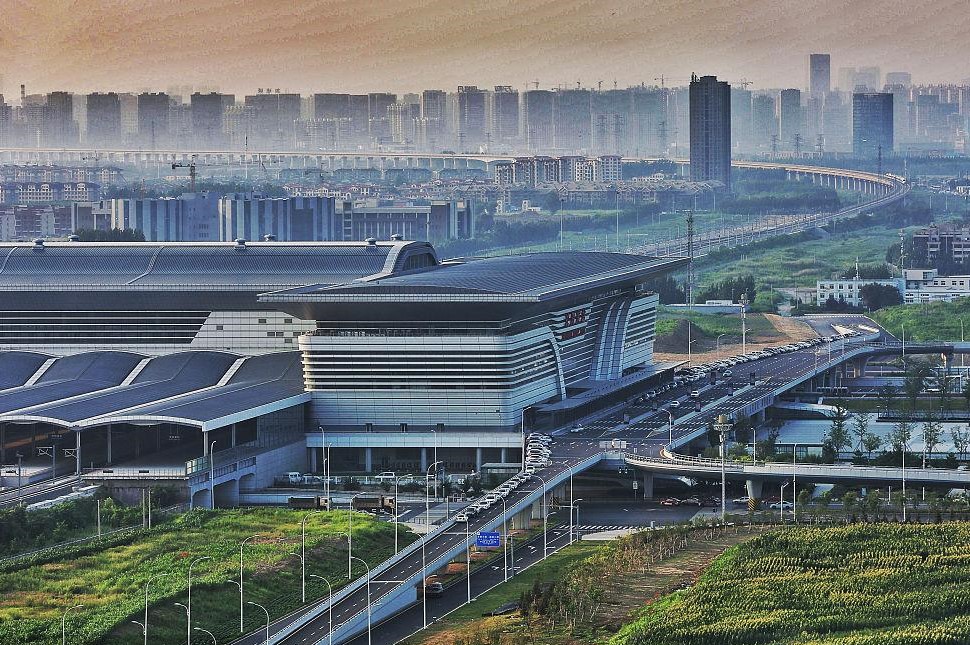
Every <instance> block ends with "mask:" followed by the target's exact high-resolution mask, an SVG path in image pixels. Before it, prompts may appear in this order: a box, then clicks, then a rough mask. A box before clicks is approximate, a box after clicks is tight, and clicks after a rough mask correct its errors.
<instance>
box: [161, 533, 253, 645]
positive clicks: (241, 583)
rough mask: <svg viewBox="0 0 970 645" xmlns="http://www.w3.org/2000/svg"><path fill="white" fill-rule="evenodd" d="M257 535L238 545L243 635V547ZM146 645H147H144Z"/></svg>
mask: <svg viewBox="0 0 970 645" xmlns="http://www.w3.org/2000/svg"><path fill="white" fill-rule="evenodd" d="M258 537H259V535H250V536H249V537H248V538H246V539H245V540H243V541H242V542H240V543H239V633H240V634H242V633H243V547H244V546H246V542H249V541H250V540H255V539H256V538H258ZM146 645H147V644H146Z"/></svg>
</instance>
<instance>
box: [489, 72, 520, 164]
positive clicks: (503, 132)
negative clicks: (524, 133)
mask: <svg viewBox="0 0 970 645" xmlns="http://www.w3.org/2000/svg"><path fill="white" fill-rule="evenodd" d="M488 122H489V128H490V129H491V132H492V141H494V142H495V143H496V144H498V145H499V146H502V147H507V148H512V147H513V146H514V145H515V144H516V143H517V139H518V138H519V92H518V91H517V90H514V89H512V87H510V86H508V85H497V86H495V88H494V89H493V90H492V92H491V93H490V94H489V117H488Z"/></svg>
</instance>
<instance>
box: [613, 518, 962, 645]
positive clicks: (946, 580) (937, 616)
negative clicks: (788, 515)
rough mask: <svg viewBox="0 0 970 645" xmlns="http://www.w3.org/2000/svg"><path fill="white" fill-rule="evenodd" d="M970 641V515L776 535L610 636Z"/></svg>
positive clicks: (728, 557) (724, 560) (739, 642)
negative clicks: (959, 519) (968, 520)
mask: <svg viewBox="0 0 970 645" xmlns="http://www.w3.org/2000/svg"><path fill="white" fill-rule="evenodd" d="M968 642H970V524H965V523H951V524H933V525H900V524H854V525H849V526H845V527H839V528H824V529H823V528H799V529H793V530H780V531H774V532H771V533H768V534H765V535H763V536H761V537H759V538H756V539H754V540H752V541H750V542H747V543H745V544H741V545H738V546H736V547H734V548H732V549H730V550H729V551H728V552H726V553H725V554H724V555H723V556H722V557H720V558H719V559H718V560H716V561H715V562H714V564H713V565H712V566H711V567H710V568H709V569H708V570H707V571H706V572H705V573H704V575H703V576H702V577H701V578H700V580H699V581H698V583H697V584H696V585H694V586H693V587H691V588H689V589H685V590H682V591H678V592H676V593H674V594H672V595H670V596H667V597H665V598H663V599H662V600H660V601H659V602H656V603H654V604H652V605H649V606H648V607H646V608H645V609H644V610H642V611H641V615H640V617H639V618H638V619H636V620H635V621H633V622H632V623H630V624H628V625H627V626H625V627H624V628H623V629H622V630H621V631H620V632H619V633H618V634H617V635H616V636H614V637H613V638H612V639H611V640H610V645H706V644H710V645H724V644H733V645H744V644H748V643H751V644H754V643H759V644H770V645H795V644H796V643H798V644H799V645H937V644H944V643H947V644H949V643H953V644H957V643H968Z"/></svg>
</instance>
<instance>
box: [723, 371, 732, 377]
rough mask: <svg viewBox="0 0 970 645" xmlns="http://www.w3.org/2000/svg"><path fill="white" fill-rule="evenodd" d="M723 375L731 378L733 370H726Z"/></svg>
mask: <svg viewBox="0 0 970 645" xmlns="http://www.w3.org/2000/svg"><path fill="white" fill-rule="evenodd" d="M721 376H722V377H724V378H731V370H724V373H723V374H721Z"/></svg>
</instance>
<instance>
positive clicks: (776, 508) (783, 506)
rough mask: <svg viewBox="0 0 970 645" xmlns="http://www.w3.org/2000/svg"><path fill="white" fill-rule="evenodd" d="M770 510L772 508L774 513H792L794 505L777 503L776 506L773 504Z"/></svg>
mask: <svg viewBox="0 0 970 645" xmlns="http://www.w3.org/2000/svg"><path fill="white" fill-rule="evenodd" d="M768 508H770V509H771V510H773V511H790V510H791V509H792V503H791V502H775V503H774V504H772V505H771V506H769V507H768Z"/></svg>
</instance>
